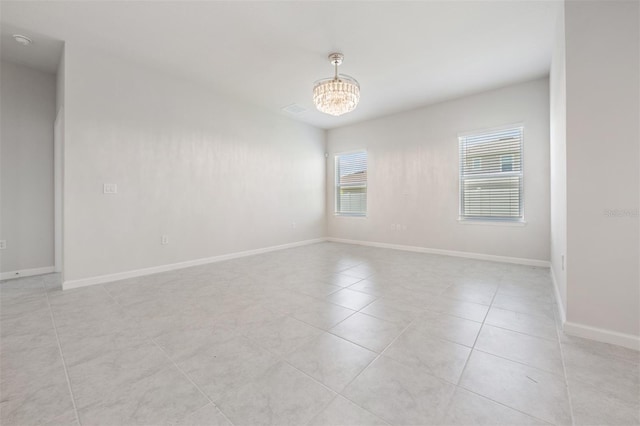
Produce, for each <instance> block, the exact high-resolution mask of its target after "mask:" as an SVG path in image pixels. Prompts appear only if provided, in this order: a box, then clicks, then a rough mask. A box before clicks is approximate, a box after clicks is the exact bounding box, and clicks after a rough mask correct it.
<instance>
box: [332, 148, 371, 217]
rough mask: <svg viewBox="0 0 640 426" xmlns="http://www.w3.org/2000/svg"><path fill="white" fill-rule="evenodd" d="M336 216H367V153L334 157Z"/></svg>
mask: <svg viewBox="0 0 640 426" xmlns="http://www.w3.org/2000/svg"><path fill="white" fill-rule="evenodd" d="M336 214H338V215H345V216H365V215H366V214H367V153H366V151H358V152H349V153H345V154H339V155H336Z"/></svg>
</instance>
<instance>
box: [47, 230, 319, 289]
mask: <svg viewBox="0 0 640 426" xmlns="http://www.w3.org/2000/svg"><path fill="white" fill-rule="evenodd" d="M324 241H326V239H325V238H315V239H312V240H304V241H298V242H295V243H288V244H281V245H278V246H271V247H264V248H259V249H254V250H247V251H241V252H235V253H229V254H223V255H219V256H213V257H206V258H202V259H195V260H188V261H186V262H178V263H171V264H168V265H160V266H153V267H150V268H144V269H135V270H133V271H126V272H118V273H115V274H108V275H100V276H97V277H89V278H81V279H78V280H70V281H64V282H63V283H62V289H63V290H70V289H73V288H79V287H86V286H90V285H96V284H104V283H109V282H112V281H120V280H125V279H127V278H135V277H141V276H144V275H152V274H158V273H160V272H167V271H173V270H176V269H184V268H190V267H192V266H198V265H205V264H207V263H215V262H222V261H224V260H230V259H236V258H239V257H246V256H253V255H256V254H262V253H268V252H271V251H277V250H284V249H288V248H293V247H300V246H306V245H309V244H315V243H320V242H324ZM52 270H53V268H52Z"/></svg>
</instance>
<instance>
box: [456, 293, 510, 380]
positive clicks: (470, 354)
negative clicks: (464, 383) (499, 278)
mask: <svg viewBox="0 0 640 426" xmlns="http://www.w3.org/2000/svg"><path fill="white" fill-rule="evenodd" d="M501 285H502V284H498V287H497V288H496V290H495V292H494V293H493V297H492V298H491V303H490V304H489V309H487V313H486V314H484V318H483V319H482V323H481V325H480V329H479V330H478V334H476V338H475V339H474V340H473V345H471V352H469V356H467V360H466V361H465V363H464V367H462V371H461V372H460V377H458V382H457V383H456V386H459V385H460V381H461V380H462V377H463V376H464V373H465V371H466V370H467V365H469V360H470V359H471V356H472V355H473V351H475V350H477V349H476V344H477V343H478V338H479V337H480V333H482V328H483V327H484V324H485V322H486V321H487V317H488V316H489V312H490V311H491V307H492V306H493V301H494V300H495V298H496V295H497V294H498V291H499V290H500V286H501Z"/></svg>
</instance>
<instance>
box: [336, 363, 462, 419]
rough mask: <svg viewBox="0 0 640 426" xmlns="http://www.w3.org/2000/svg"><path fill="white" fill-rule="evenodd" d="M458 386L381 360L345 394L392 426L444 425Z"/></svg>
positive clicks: (362, 375)
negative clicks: (394, 425)
mask: <svg viewBox="0 0 640 426" xmlns="http://www.w3.org/2000/svg"><path fill="white" fill-rule="evenodd" d="M454 390H455V386H453V385H451V384H448V383H446V382H444V381H441V380H440V379H437V378H435V377H433V376H431V375H429V374H427V373H426V372H423V371H420V370H418V371H416V370H415V369H413V368H410V367H407V366H405V365H403V364H400V363H398V362H396V361H393V360H391V359H390V358H386V357H384V356H383V357H380V358H378V359H377V360H376V361H375V362H374V363H373V364H371V366H369V367H368V368H367V369H366V370H365V371H364V372H363V373H362V374H361V375H360V376H358V378H357V379H356V380H355V381H354V382H352V383H351V384H350V385H349V386H348V387H347V388H346V389H345V391H344V392H343V395H345V396H346V397H347V398H349V399H350V400H351V401H353V402H354V403H356V404H358V405H359V406H361V407H363V408H365V409H366V410H368V411H370V412H372V413H373V414H375V415H377V416H378V417H380V418H382V419H384V420H385V421H387V422H389V423H391V424H399V425H429V424H433V425H436V424H440V423H439V420H440V419H441V417H442V416H443V414H444V409H445V408H446V407H447V405H448V403H449V400H450V399H451V396H452V395H453V392H454Z"/></svg>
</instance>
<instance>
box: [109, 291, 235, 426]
mask: <svg viewBox="0 0 640 426" xmlns="http://www.w3.org/2000/svg"><path fill="white" fill-rule="evenodd" d="M100 286H101V287H102V289H103V290H104V291H105V292H106V293H107V294H108V295H109V297H110V298H111V299H112V300H113V301H114V303H115V304H116V305H118V306H120V308H122V309H123V310H124V311H125V312H126V309H125V308H124V307H123V306H122V305H121V304H120V302H118V300H117V299H116V298H115V297H114V296H113V295H112V294H111V293H110V292H109V290H107V288H106V287H105V286H104V284H100ZM141 337H142V338H143V339H148V340H150V341H151V342H153V344H154V345H155V346H156V347H157V348H158V349H159V350H160V352H162V354H163V355H164V356H165V357H166V358H167V359H168V360H169V361H170V362H171V364H173V366H174V367H175V368H176V369H177V370H178V371H179V372H180V374H182V375H183V376H184V377H185V378H186V379H187V380H188V381H189V383H191V384H192V385H193V386H194V387H195V388H196V389H197V390H198V392H200V393H201V394H202V395H203V396H204V397H205V398H206V399H207V400H208V401H209V403H210V404H213V406H214V407H215V408H217V409H218V411H220V413H221V414H222V415H223V417H224V418H225V419H226V420H227V421H228V422H229V423H230V424H231V425H233V424H234V423H233V422H232V421H231V420H230V419H229V418H228V417H227V415H226V414H225V413H224V412H223V411H222V410H221V409H220V407H218V406H217V405H216V403H215V402H213V400H212V399H211V398H209V395H207V394H206V393H205V392H204V391H203V390H202V389H200V386H198V385H197V384H196V383H195V382H194V381H193V380H191V377H189V375H188V374H187V373H185V372H184V371H183V370H182V369H181V368H180V367H179V366H178V364H176V362H175V361H174V360H173V358H171V357H170V356H169V354H167V352H166V351H165V350H164V349H163V348H162V346H160V345H159V344H158V342H156V340H155V338H154V337H149V336H141ZM209 403H207V404H205V405H203V406H202V407H200V408H198V409H196V410H194V411H192V412H191V413H189V414H187V416H190V415H191V414H193V413H195V412H196V411H199V410H201V409H203V408H204V407H206V406H207V405H209Z"/></svg>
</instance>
